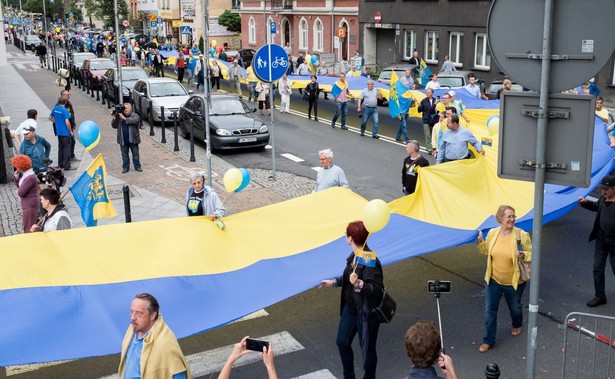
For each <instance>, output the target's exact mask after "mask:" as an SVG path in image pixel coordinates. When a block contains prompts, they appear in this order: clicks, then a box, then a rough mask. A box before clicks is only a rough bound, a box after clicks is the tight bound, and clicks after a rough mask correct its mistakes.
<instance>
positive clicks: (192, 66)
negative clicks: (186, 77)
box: [186, 57, 199, 70]
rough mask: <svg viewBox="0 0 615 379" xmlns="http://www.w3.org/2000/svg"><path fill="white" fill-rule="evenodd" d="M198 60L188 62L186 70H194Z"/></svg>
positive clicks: (193, 59)
mask: <svg viewBox="0 0 615 379" xmlns="http://www.w3.org/2000/svg"><path fill="white" fill-rule="evenodd" d="M198 61H199V60H198V58H196V57H194V58H192V59H190V60H189V61H188V65H187V66H186V67H187V68H188V70H194V69H195V68H196V63H197V62H198Z"/></svg>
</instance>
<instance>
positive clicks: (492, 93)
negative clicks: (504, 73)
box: [485, 79, 523, 100]
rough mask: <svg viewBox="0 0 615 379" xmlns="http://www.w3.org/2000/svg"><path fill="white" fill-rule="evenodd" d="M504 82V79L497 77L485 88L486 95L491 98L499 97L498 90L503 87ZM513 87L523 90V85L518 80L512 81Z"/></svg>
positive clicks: (516, 89)
mask: <svg viewBox="0 0 615 379" xmlns="http://www.w3.org/2000/svg"><path fill="white" fill-rule="evenodd" d="M503 83H504V79H496V80H494V81H492V82H491V84H489V87H488V88H487V89H486V90H485V97H486V98H487V99H489V100H495V99H497V95H498V90H500V88H502V86H503ZM512 88H513V90H515V91H523V86H522V85H521V84H517V83H516V82H512Z"/></svg>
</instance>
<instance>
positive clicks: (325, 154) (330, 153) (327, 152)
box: [318, 149, 333, 159]
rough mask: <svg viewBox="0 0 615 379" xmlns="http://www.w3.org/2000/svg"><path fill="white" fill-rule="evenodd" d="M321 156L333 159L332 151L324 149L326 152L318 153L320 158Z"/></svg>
mask: <svg viewBox="0 0 615 379" xmlns="http://www.w3.org/2000/svg"><path fill="white" fill-rule="evenodd" d="M321 155H324V156H325V158H331V159H333V151H331V149H324V150H320V151H319V152H318V156H319V157H320V156H321Z"/></svg>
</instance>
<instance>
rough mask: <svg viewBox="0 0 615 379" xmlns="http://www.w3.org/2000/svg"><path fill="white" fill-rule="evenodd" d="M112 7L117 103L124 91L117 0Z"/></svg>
mask: <svg viewBox="0 0 615 379" xmlns="http://www.w3.org/2000/svg"><path fill="white" fill-rule="evenodd" d="M113 9H115V12H114V13H115V59H116V64H117V103H118V104H121V103H124V91H123V89H122V59H121V56H122V48H121V47H120V23H119V20H118V13H119V9H118V7H117V0H113Z"/></svg>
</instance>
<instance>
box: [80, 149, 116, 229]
mask: <svg viewBox="0 0 615 379" xmlns="http://www.w3.org/2000/svg"><path fill="white" fill-rule="evenodd" d="M106 175H107V169H106V167H105V161H104V159H103V156H102V154H98V156H97V157H96V158H95V159H94V161H93V162H92V163H91V164H90V165H89V166H88V168H87V169H86V170H85V171H84V172H83V174H81V176H80V177H79V179H77V181H76V182H75V184H73V185H72V186H71V187H70V188H69V189H70V192H71V193H72V194H73V197H74V198H75V201H76V202H77V205H79V208H80V209H81V218H82V219H83V222H84V223H85V225H86V226H88V227H89V226H96V224H97V223H96V220H98V219H101V218H109V217H115V216H116V215H117V212H116V211H115V208H114V207H113V203H111V200H110V199H109V195H108V194H107V185H106V181H105V178H106Z"/></svg>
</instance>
